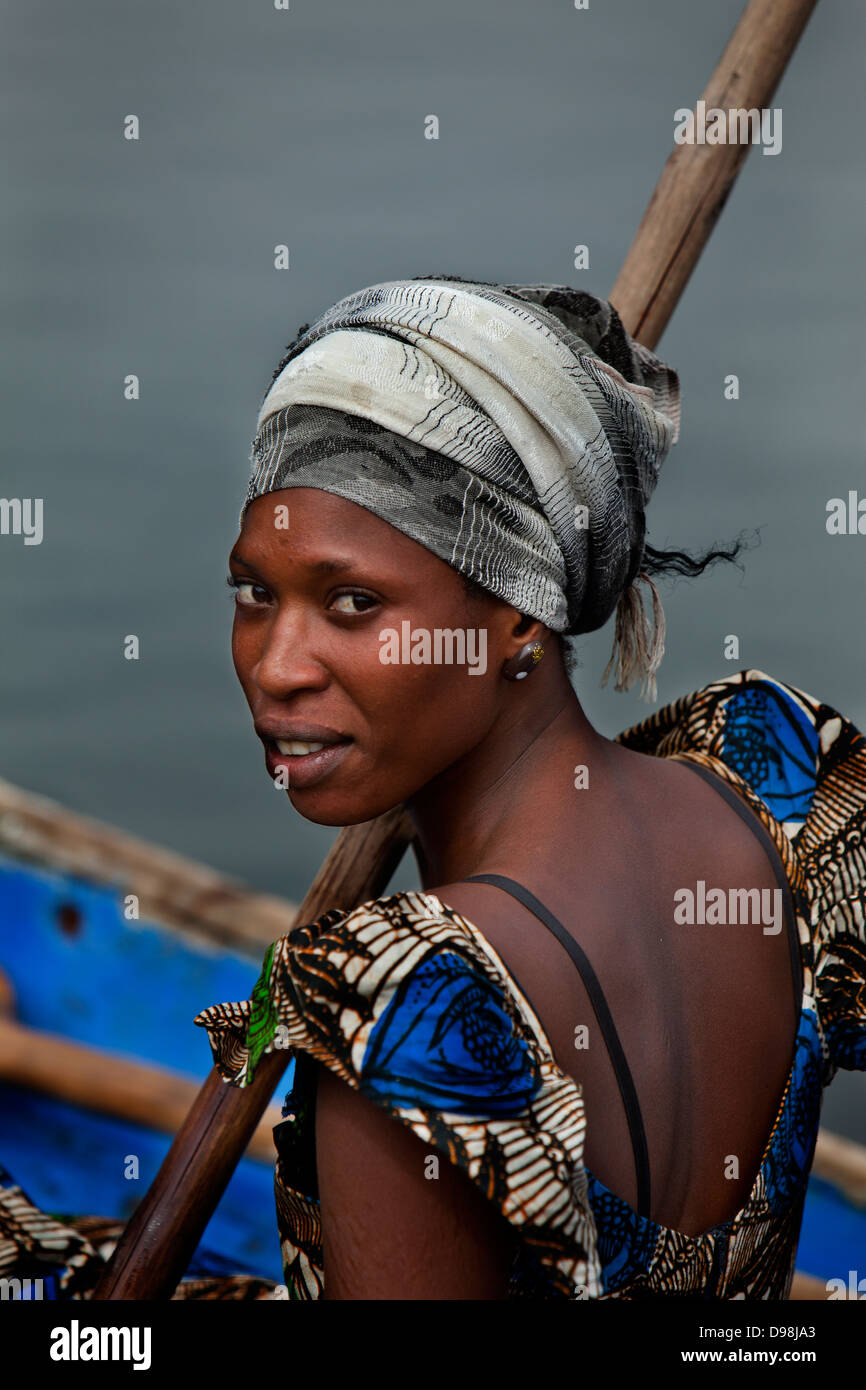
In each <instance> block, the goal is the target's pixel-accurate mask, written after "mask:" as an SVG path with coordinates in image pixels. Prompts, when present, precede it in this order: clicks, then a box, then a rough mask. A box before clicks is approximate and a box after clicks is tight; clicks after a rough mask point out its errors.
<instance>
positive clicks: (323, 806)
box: [286, 786, 400, 826]
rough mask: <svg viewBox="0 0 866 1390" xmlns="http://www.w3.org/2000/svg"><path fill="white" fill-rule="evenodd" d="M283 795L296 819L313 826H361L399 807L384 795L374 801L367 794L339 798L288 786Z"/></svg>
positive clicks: (316, 788)
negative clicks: (297, 817) (310, 822)
mask: <svg viewBox="0 0 866 1390" xmlns="http://www.w3.org/2000/svg"><path fill="white" fill-rule="evenodd" d="M286 795H287V796H288V798H289V800H290V801H291V803H292V806H293V807H294V809H295V810H296V811H297V813H298V815H299V816H303V818H304V820H308V821H312V823H313V824H314V825H339V826H347V825H361V824H363V822H364V821H369V820H375V819H376V817H377V816H381V815H384V814H385V812H386V811H390V810H393V808H394V806H397V805H399V804H400V803H399V800H394V799H393V797H391V799H389V798H388V796H387V795H386V796H385V797H384V798H379V799H376V800H374V799H372V798H371V797H370V795H369V793H367V794H366V795H365V796H363V797H361V796H349V795H346V794H345V793H344V794H343V795H340V793H339V792H336V791H334V792H327V791H326V790H325V789H324V787H323V788H322V789H321V790H320V789H319V788H318V787H310V788H309V789H308V790H306V791H304V790H302V789H301V788H300V787H292V786H289V787H287V788H286Z"/></svg>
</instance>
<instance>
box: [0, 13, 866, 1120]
mask: <svg viewBox="0 0 866 1390" xmlns="http://www.w3.org/2000/svg"><path fill="white" fill-rule="evenodd" d="M741 9H742V5H741V0H715V3H714V4H712V5H700V6H699V5H696V4H695V3H694V0H653V4H651V5H648V4H646V3H645V0H608V2H607V3H604V0H591V7H590V9H589V10H588V11H586V12H579V11H576V10H575V9H574V8H573V7H572V6H571V4H570V0H569V3H566V0H559V2H558V3H552V0H534V3H533V4H526V3H523V4H518V3H516V0H501V2H500V3H496V4H494V3H493V0H475V3H469V4H467V2H466V0H440V3H438V4H437V5H436V6H435V7H432V6H429V5H420V4H415V5H407V4H406V3H405V0H375V3H370V4H366V5H357V4H349V3H346V2H345V0H339V2H338V3H335V0H316V3H313V0H292V7H291V9H290V11H289V12H287V13H286V12H279V11H275V10H274V9H273V8H272V7H271V6H270V5H269V4H268V3H263V4H260V5H258V6H254V5H248V4H240V3H237V4H229V3H226V0H207V3H204V0H186V3H184V4H183V5H177V4H176V3H170V0H149V3H147V4H144V5H137V6H133V5H123V6H119V5H117V4H116V3H112V2H111V0H84V2H83V3H81V4H78V5H75V6H70V5H66V4H61V3H59V0H55V2H54V3H45V0H30V3H28V4H26V5H25V4H24V3H22V2H21V0H18V3H14V4H12V3H4V4H3V5H2V11H0V13H2V33H3V43H2V59H0V63H2V77H3V80H2V83H0V101H2V111H3V125H4V132H5V138H4V140H3V162H4V168H3V186H4V188H5V190H6V196H5V198H4V199H3V202H2V208H0V225H2V256H0V286H2V309H3V332H2V352H3V370H2V390H3V435H4V440H3V442H4V459H3V474H2V493H3V495H4V496H7V497H10V496H41V497H43V498H44V508H45V517H44V528H45V533H44V540H43V542H42V544H41V545H38V546H25V545H24V544H23V541H22V539H21V538H20V537H12V536H6V537H2V538H0V577H2V593H3V597H4V602H3V605H2V638H0V640H2V659H3V671H4V677H3V695H4V702H3V708H4V717H3V719H2V723H0V776H2V777H4V778H6V779H8V780H11V781H13V782H15V783H18V784H20V785H21V786H22V787H25V788H27V789H30V790H32V791H36V792H40V793H42V794H44V795H47V796H50V797H52V798H55V799H56V800H58V801H60V802H63V803H65V804H66V805H68V806H69V807H70V808H73V809H75V810H77V811H80V812H84V813H87V814H89V815H92V816H96V817H99V818H101V819H103V820H105V821H108V822H110V823H112V824H115V825H117V826H119V827H122V828H123V829H126V830H129V831H132V832H135V833H137V834H139V835H142V836H145V837H147V838H149V839H151V840H153V841H156V842H158V843H161V844H164V845H168V846H171V847H172V848H174V849H175V850H178V851H180V852H182V853H185V854H188V855H191V856H194V857H196V858H198V859H201V860H204V861H206V862H207V863H209V864H212V865H214V866H216V867H218V868H219V869H221V870H222V871H224V872H226V873H228V874H232V875H235V876H240V877H242V878H244V879H246V880H247V881H249V882H250V883H252V884H254V885H256V886H257V887H259V888H262V889H267V890H269V891H272V892H277V893H283V894H286V895H289V896H291V897H294V898H300V897H301V896H302V894H303V892H304V891H305V889H306V888H307V886H308V884H309V882H310V880H311V878H312V877H313V875H314V873H315V870H316V869H317V867H318V865H319V864H320V862H321V860H322V858H323V856H324V855H325V853H326V851H327V849H328V848H329V846H330V844H331V843H332V841H333V839H334V837H335V835H336V833H337V832H336V831H335V830H332V829H328V828H323V827H319V826H315V825H312V824H309V823H308V822H306V821H304V820H303V819H302V818H301V817H300V816H299V815H298V814H297V813H296V812H295V811H294V810H293V809H292V807H291V805H290V803H289V802H288V799H287V798H286V796H285V795H284V794H283V793H281V792H280V793H277V792H275V790H274V788H273V786H272V785H271V783H270V782H269V780H268V777H267V774H266V771H265V768H264V762H263V758H262V755H261V750H260V745H259V743H258V741H257V739H256V738H255V735H254V733H253V730H252V727H251V722H250V719H249V715H248V712H247V709H246V705H245V703H244V701H243V698H242V695H241V692H240V688H239V687H238V685H237V683H236V680H235V677H234V673H233V670H232V667H231V661H230V654H229V632H230V625H231V599H230V595H229V592H228V590H227V588H226V585H225V582H224V576H225V573H226V560H227V555H228V551H229V549H230V547H231V545H232V542H233V540H234V538H235V535H236V520H237V512H238V508H239V505H240V501H241V498H242V495H243V492H244V488H245V483H246V475H247V468H248V454H249V445H250V438H251V434H252V430H253V425H254V421H255V416H256V413H257V410H258V406H259V403H260V400H261V397H262V394H263V392H264V390H265V387H266V386H267V384H268V383H269V381H270V377H271V373H272V370H273V368H274V366H275V365H276V363H277V361H278V360H279V358H280V357H281V355H282V350H283V347H284V345H285V344H286V343H288V342H289V341H290V339H291V338H292V337H293V336H294V334H295V331H296V329H297V328H298V326H299V325H300V324H301V323H304V322H306V321H308V320H310V319H312V318H313V317H314V316H315V315H316V314H317V313H319V312H321V310H323V309H324V308H326V307H327V306H328V305H330V304H331V303H333V302H334V301H335V300H336V299H338V298H339V297H341V296H342V295H345V294H348V293H350V292H351V291H353V290H355V289H358V288H360V287H361V286H363V285H367V284H372V283H374V282H376V281H378V280H384V279H390V278H394V277H398V276H402V275H419V274H423V273H428V272H433V271H436V272H439V273H447V274H457V275H464V276H472V275H474V276H477V277H478V278H480V279H484V280H506V281H508V280H520V279H526V280H530V281H531V280H547V281H553V282H560V283H566V284H571V285H575V286H578V287H582V288H586V289H589V290H591V291H592V292H594V293H597V294H601V295H607V294H608V293H609V291H610V288H611V286H612V284H613V281H614V279H615V276H616V273H617V271H618V269H619V266H620V264H621V263H622V260H623V258H624V256H625V254H626V252H627V250H628V246H629V244H630V241H631V239H632V236H633V234H634V231H635V229H636V228H637V225H638V222H639V220H640V217H641V215H642V212H643V210H644V208H645V206H646V203H647V201H648V199H649V197H650V194H651V193H652V190H653V187H654V185H655V182H656V180H657V178H658V176H659V174H660V172H661V170H662V167H663V165H664V162H665V160H666V158H667V156H668V154H669V152H670V150H671V148H672V145H673V129H674V111H675V110H676V108H677V107H681V106H691V105H693V103H694V101H695V100H696V98H697V97H698V96H699V95H700V93H701V91H702V89H703V87H704V85H705V82H706V79H707V78H708V76H709V74H710V72H711V71H712V68H713V67H714V65H715V63H716V61H717V59H718V58H719V56H720V54H721V51H722V49H723V47H724V44H725V43H726V41H727V39H728V37H729V35H730V33H731V31H732V29H733V27H734V24H735V23H736V20H737V18H738V16H739V14H740V12H741ZM864 49H866V10H864V9H863V8H862V7H860V6H855V5H852V4H851V3H850V0H821V3H820V4H819V5H818V8H817V10H816V12H815V14H814V15H813V17H812V19H811V20H810V23H809V25H808V26H807V29H806V31H805V34H804V36H803V39H802V40H801V43H800V46H799V48H798V50H797V52H796V54H795V55H794V59H793V61H792V63H791V65H790V67H789V69H788V71H787V73H786V75H785V77H784V79H783V82H782V84H781V87H780V88H779V90H778V91H777V93H776V96H775V98H774V100H773V103H772V104H773V105H774V106H780V107H781V108H782V110H783V113H784V115H783V147H782V151H781V153H780V154H778V155H776V156H774V157H771V156H765V155H762V154H761V152H760V149H759V148H755V149H754V150H753V151H752V152H751V154H750V155H749V158H748V159H747V161H746V164H745V167H744V169H743V171H742V172H741V174H740V177H739V180H738V182H737V185H736V187H735V189H734V191H733V193H732V195H731V197H730V199H729V201H728V204H727V206H726V207H725V209H724V211H723V213H722V215H721V218H720V221H719V224H718V227H717V228H716V231H715V232H714V234H713V237H712V239H711V241H710V243H709V246H708V247H707V249H706V251H705V253H704V255H703V258H702V260H701V262H700V264H699V267H698V269H697V271H696V273H695V275H694V277H693V280H692V282H691V284H690V285H689V287H688V289H687V291H686V294H685V296H684V298H683V300H682V303H681V305H680V307H679V309H678V311H677V313H676V316H675V318H674V320H673V321H672V323H671V325H670V327H669V328H668V330H667V332H666V334H665V336H664V337H663V339H662V340H661V342H660V344H659V346H658V351H659V353H660V355H661V356H663V357H664V358H665V359H666V360H667V361H669V362H670V363H671V364H672V365H673V366H675V367H676V368H677V369H678V371H679V372H680V375H681V380H682V387H683V401H684V409H683V427H682V433H681V437H680V442H679V443H678V445H677V446H676V448H675V449H674V450H673V452H672V453H671V455H670V456H669V458H668V460H667V461H666V463H665V464H664V467H663V471H662V477H661V482H660V484H659V487H658V490H657V492H656V494H655V497H654V498H653V501H652V504H651V507H650V510H649V514H648V521H649V539H650V541H651V543H652V544H654V545H656V546H666V545H675V546H678V547H685V548H687V549H690V550H701V549H703V548H705V547H706V546H708V545H709V544H710V543H711V542H713V541H729V540H730V539H731V538H733V537H735V536H736V535H738V534H739V533H740V532H741V531H742V530H743V529H744V528H751V527H756V526H760V528H761V537H762V540H761V544H760V546H759V547H758V548H753V549H751V550H749V551H748V552H747V553H746V555H745V556H744V565H745V573H744V574H743V573H741V571H740V570H739V569H737V568H736V567H734V566H730V565H721V566H717V567H716V568H714V569H713V570H710V571H708V573H707V574H706V575H704V576H703V577H702V578H700V579H697V580H694V581H688V580H680V581H678V582H677V583H676V584H673V583H671V582H670V581H667V582H665V583H664V584H663V585H662V596H663V599H664V603H665V611H666V615H667V622H668V642H667V651H666V655H665V659H664V663H663V667H662V671H661V678H660V681H659V702H660V703H666V702H667V701H669V700H672V699H675V698H676V697H678V696H679V695H681V694H683V693H685V692H686V691H688V690H692V689H695V688H696V687H698V686H701V685H704V684H706V683H707V682H709V681H711V680H713V679H715V678H717V677H719V676H723V675H726V674H729V673H730V672H731V671H732V670H736V669H739V668H740V667H742V666H756V667H758V668H760V669H762V670H764V671H767V672H769V673H770V674H771V675H774V676H776V677H778V678H780V679H782V680H784V681H787V682H789V683H791V684H793V685H795V686H799V687H800V688H802V689H804V690H806V691H808V692H810V693H812V694H815V695H818V696H820V697H821V698H822V699H823V700H825V701H826V702H828V703H829V704H832V705H834V706H836V708H838V709H839V710H841V711H842V712H843V713H844V714H846V715H847V716H848V717H849V718H851V719H853V720H854V722H855V723H856V724H858V725H859V726H860V727H861V728H866V685H864V666H866V662H864V636H863V625H864V618H863V613H864V574H866V565H864V561H866V536H839V537H831V536H828V535H827V533H826V529H825V509H826V503H827V500H828V498H830V497H833V496H842V497H847V495H848V491H849V489H852V488H857V487H859V489H860V495H861V496H864V495H866V469H864V465H863V457H864V426H863V399H864V386H866V382H864V352H863V333H862V322H863V316H864V309H866V280H864V275H863V265H862V254H863V244H864V223H866V206H864V204H866V179H864V170H866V153H864V144H863V139H862V130H863V118H864V105H866V103H864V95H863V71H862V61H863V53H864ZM129 113H134V114H136V115H137V116H138V117H139V118H140V121H141V138H140V140H139V141H137V142H129V141H127V140H125V139H124V138H123V121H124V118H125V117H126V116H127V115H128V114H129ZM430 113H435V114H436V115H437V116H438V117H439V121H440V138H439V140H438V141H431V140H426V139H425V138H424V118H425V116H427V115H428V114H430ZM283 242H285V243H287V244H288V246H289V248H290V256H291V269H289V270H287V271H277V270H275V269H274V267H273V248H274V246H275V244H277V243H283ZM577 243H586V244H588V246H589V248H590V268H589V269H588V270H582V271H578V270H575V269H574V268H573V261H572V256H573V252H572V248H573V247H574V246H575V244H577ZM731 372H735V373H737V374H738V375H739V377H740V390H741V395H740V399H739V401H736V402H731V401H726V400H725V399H724V396H723V379H724V377H725V375H726V374H727V373H731ZM128 373H136V374H138V375H139V377H140V379H141V399H140V400H139V401H137V402H127V401H125V400H124V398H123V380H124V377H125V376H126V375H127V374H128ZM731 632H733V633H737V634H738V635H739V637H740V641H741V648H740V659H739V661H736V662H728V661H726V660H725V659H724V656H723V652H722V640H723V637H724V635H725V634H727V633H731ZM128 633H136V634H138V636H139V638H140V641H141V659H140V660H139V661H138V662H130V661H126V660H124V657H123V639H124V637H125V636H126V634H128ZM612 637H613V625H612V623H611V624H609V625H608V627H607V628H605V629H604V630H603V631H602V632H601V633H596V634H592V635H591V636H590V637H589V638H586V639H584V640H583V641H582V643H581V646H580V657H581V662H582V667H581V669H580V671H579V672H578V673H577V676H576V685H577V689H578V692H579V694H580V696H581V699H582V700H583V702H584V707H585V709H586V711H587V713H588V715H589V717H590V719H592V720H593V722H594V723H595V724H596V726H597V727H598V728H600V729H601V731H602V732H603V733H605V734H607V735H609V736H612V735H613V734H614V733H616V732H617V731H618V730H620V729H622V728H625V727H627V726H628V725H630V724H632V723H634V722H635V721H636V720H638V719H641V718H643V717H644V716H645V715H646V714H647V713H648V712H649V709H650V707H648V706H647V705H645V704H642V703H641V702H640V701H639V699H638V698H637V689H635V690H633V691H632V692H631V693H630V694H616V693H614V692H613V690H612V688H609V689H608V690H607V691H602V690H601V689H600V688H599V684H598V682H599V678H600V675H601V671H602V669H603V666H604V663H605V661H606V660H607V656H608V653H609V650H610V645H611V641H612ZM417 882H418V880H417V877H416V874H415V870H414V863H408V862H407V863H406V864H405V865H404V866H403V867H402V868H401V869H400V871H399V872H398V874H397V876H396V877H395V879H394V881H393V883H394V886H395V887H400V888H402V887H410V886H417ZM864 1082H866V1078H864V1077H862V1076H860V1075H858V1076H855V1077H848V1076H845V1077H844V1078H842V1079H841V1080H840V1081H839V1082H837V1083H836V1084H835V1085H834V1087H833V1089H832V1092H831V1093H830V1094H828V1097H827V1104H826V1109H825V1123H827V1124H828V1125H829V1126H831V1127H834V1128H838V1129H843V1130H845V1131H846V1132H848V1133H850V1134H852V1135H854V1136H855V1137H859V1138H861V1139H863V1140H866V1120H864V1118H863V1116H864V1113H866V1104H864V1102H866V1084H864Z"/></svg>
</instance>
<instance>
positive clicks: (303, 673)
mask: <svg viewBox="0 0 866 1390" xmlns="http://www.w3.org/2000/svg"><path fill="white" fill-rule="evenodd" d="M251 674H252V678H253V680H254V681H255V683H256V685H257V686H258V687H259V689H260V690H261V691H262V692H263V694H265V695H269V696H271V698H272V699H286V697H287V696H289V695H291V694H293V692H294V691H296V690H321V689H324V687H325V686H326V685H327V683H328V672H327V669H326V668H325V666H324V665H323V664H322V662H321V661H320V660H318V659H317V657H316V655H315V653H314V649H313V643H312V640H311V634H310V631H309V627H308V625H307V624H306V623H304V622H303V620H302V619H301V618H300V616H299V615H298V614H297V613H295V614H294V615H291V614H289V613H286V614H282V615H278V616H277V617H276V619H275V620H274V622H273V623H271V625H270V627H269V629H268V632H267V635H266V636H265V639H264V645H263V647H262V650H261V654H260V656H259V659H258V661H257V662H256V664H255V666H254V667H253V670H252V673H251Z"/></svg>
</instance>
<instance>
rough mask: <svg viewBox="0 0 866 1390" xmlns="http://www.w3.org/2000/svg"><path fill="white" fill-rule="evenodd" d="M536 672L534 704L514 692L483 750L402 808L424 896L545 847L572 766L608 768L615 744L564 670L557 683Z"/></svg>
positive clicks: (571, 785) (571, 783)
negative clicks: (581, 700)
mask: <svg viewBox="0 0 866 1390" xmlns="http://www.w3.org/2000/svg"><path fill="white" fill-rule="evenodd" d="M545 674H547V673H545ZM540 675H541V670H540V669H539V670H538V671H537V672H533V675H532V677H531V679H532V681H535V682H537V684H536V687H535V690H534V692H533V696H534V698H532V699H530V698H529V696H530V690H529V688H525V689H521V690H520V696H522V697H523V698H521V699H520V700H519V703H516V705H515V706H512V707H511V708H506V709H504V710H503V715H502V717H501V718H500V719H498V720H497V721H496V723H495V724H494V725H493V727H492V729H491V730H490V732H489V734H488V735H487V737H486V738H485V739H484V740H483V742H482V743H480V744H478V745H476V747H475V748H473V749H472V750H471V752H470V753H469V754H467V755H466V756H465V757H463V758H461V759H460V760H459V761H458V762H456V763H453V764H452V765H451V766H450V767H449V768H447V769H446V770H445V771H444V772H442V773H441V774H440V775H439V776H438V777H435V778H434V779H433V780H432V781H430V782H428V783H427V784H426V786H424V787H422V788H421V790H420V791H419V792H418V793H417V794H416V795H415V796H414V797H412V798H411V799H410V800H409V801H407V802H406V810H407V812H408V814H409V816H410V818H411V819H412V821H413V822H414V825H415V828H416V836H417V839H416V850H415V853H416V857H417V860H418V865H419V871H420V874H421V881H422V884H423V886H424V888H425V889H429V888H433V887H435V886H438V885H442V884H445V883H453V882H456V881H457V880H459V879H462V878H465V877H466V876H467V875H469V874H474V873H479V872H481V871H486V870H490V869H491V868H492V867H493V865H494V864H498V865H500V866H502V867H507V866H508V865H509V864H513V863H515V862H516V859H515V856H518V855H519V854H520V853H521V851H522V852H523V853H524V854H525V853H526V851H527V849H528V848H529V847H530V846H531V845H538V844H539V843H543V842H544V840H545V837H548V842H549V839H550V837H551V836H554V835H555V831H556V827H557V825H558V824H561V822H562V810H563V804H564V803H565V804H567V801H568V798H569V794H571V796H576V795H577V793H576V791H575V775H576V774H575V769H577V768H578V767H581V766H585V767H587V768H590V767H592V768H594V770H595V775H598V773H599V770H600V768H601V767H603V766H605V767H606V766H607V765H608V763H609V759H610V755H611V750H615V747H616V745H613V744H611V742H610V740H609V739H606V738H604V737H603V736H602V735H601V734H598V733H597V732H596V730H595V729H594V728H593V727H592V725H591V724H590V722H589V720H588V719H587V718H586V715H585V714H584V713H583V710H582V709H581V706H580V703H579V701H578V699H577V696H576V695H575V693H574V690H573V689H572V687H571V685H570V683H569V682H568V679H567V677H566V676H565V673H564V672H563V673H562V680H561V681H559V680H558V679H556V676H555V673H553V672H551V677H552V679H551V678H549V679H548V680H546V681H540V680H538V677H539V676H540ZM521 684H522V683H521ZM573 804H575V805H578V804H579V803H573Z"/></svg>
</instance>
